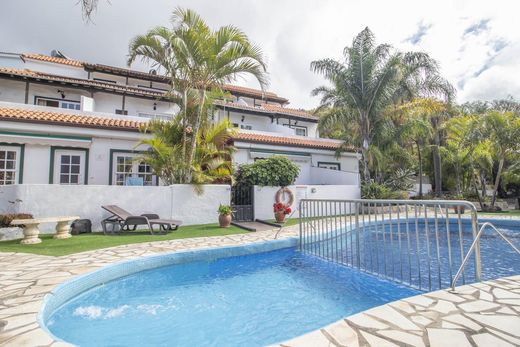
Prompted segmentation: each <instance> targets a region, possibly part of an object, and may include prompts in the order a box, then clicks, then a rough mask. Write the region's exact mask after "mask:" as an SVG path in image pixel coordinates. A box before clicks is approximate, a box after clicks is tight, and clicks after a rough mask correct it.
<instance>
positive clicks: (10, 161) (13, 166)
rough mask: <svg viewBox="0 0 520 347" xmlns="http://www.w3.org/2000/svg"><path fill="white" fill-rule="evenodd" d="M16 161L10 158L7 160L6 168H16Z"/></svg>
mask: <svg viewBox="0 0 520 347" xmlns="http://www.w3.org/2000/svg"><path fill="white" fill-rule="evenodd" d="M15 163H16V162H15V161H14V160H8V161H6V163H5V168H6V169H7V170H14V169H15Z"/></svg>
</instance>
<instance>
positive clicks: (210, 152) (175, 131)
mask: <svg viewBox="0 0 520 347" xmlns="http://www.w3.org/2000/svg"><path fill="white" fill-rule="evenodd" d="M143 130H144V131H149V132H151V133H152V137H151V138H147V139H143V140H141V141H140V144H144V145H147V146H148V147H149V149H148V150H147V151H146V152H145V153H144V154H142V156H141V157H140V158H139V160H142V161H144V162H146V163H148V164H149V165H150V166H151V167H152V169H153V171H154V172H155V173H156V174H157V175H158V176H159V177H160V178H161V180H162V181H163V182H164V183H165V184H168V185H170V184H176V183H182V182H183V177H182V170H181V169H180V168H182V167H184V166H185V164H184V162H183V158H182V157H181V156H180V153H181V151H182V146H181V145H180V141H181V138H182V136H183V127H182V125H181V124H180V120H179V118H176V119H175V120H173V121H170V122H165V121H161V120H152V121H150V122H149V123H148V124H147V126H146V128H145V129H143ZM234 133H235V131H234V130H233V129H231V124H230V123H229V121H227V120H223V121H221V122H219V123H216V124H210V123H209V122H206V123H204V126H203V127H202V128H201V131H200V132H199V135H198V137H197V144H198V145H197V151H196V154H195V157H194V161H193V163H192V172H193V175H192V180H191V182H189V183H193V184H195V185H199V184H204V183H224V182H225V183H230V182H231V175H232V173H233V168H232V163H231V155H232V153H233V152H234V151H235V148H234V147H232V146H229V145H228V142H229V140H231V138H232V136H233V135H234Z"/></svg>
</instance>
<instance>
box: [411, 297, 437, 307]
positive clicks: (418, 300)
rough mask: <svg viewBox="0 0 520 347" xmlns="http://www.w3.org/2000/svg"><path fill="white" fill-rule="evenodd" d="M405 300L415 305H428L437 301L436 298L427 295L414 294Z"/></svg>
mask: <svg viewBox="0 0 520 347" xmlns="http://www.w3.org/2000/svg"><path fill="white" fill-rule="evenodd" d="M404 301H406V302H409V303H410V304H413V305H419V306H423V307H428V306H430V305H431V304H433V303H434V302H435V300H432V299H430V298H427V297H426V296H414V297H411V298H406V299H404Z"/></svg>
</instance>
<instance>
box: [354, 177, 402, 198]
mask: <svg viewBox="0 0 520 347" xmlns="http://www.w3.org/2000/svg"><path fill="white" fill-rule="evenodd" d="M361 197H362V198H363V199H397V198H399V197H400V194H399V192H398V191H393V190H391V189H390V188H388V187H387V186H386V185H384V184H381V183H377V182H375V181H374V180H370V181H369V182H364V183H363V184H362V185H361Z"/></svg>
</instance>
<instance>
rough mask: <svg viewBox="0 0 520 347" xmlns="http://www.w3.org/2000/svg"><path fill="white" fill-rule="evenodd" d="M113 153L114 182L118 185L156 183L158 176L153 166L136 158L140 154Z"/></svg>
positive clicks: (149, 184)
mask: <svg viewBox="0 0 520 347" xmlns="http://www.w3.org/2000/svg"><path fill="white" fill-rule="evenodd" d="M113 155H114V157H113V167H112V184H114V185H116V186H126V185H137V184H139V185H141V184H142V185H145V186H153V185H155V183H156V176H155V175H154V174H153V172H152V167H151V166H150V165H148V164H146V163H143V162H139V161H138V160H136V157H137V155H138V154H134V153H114V154H113ZM136 182H137V184H136Z"/></svg>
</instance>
